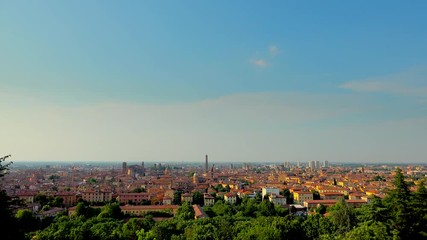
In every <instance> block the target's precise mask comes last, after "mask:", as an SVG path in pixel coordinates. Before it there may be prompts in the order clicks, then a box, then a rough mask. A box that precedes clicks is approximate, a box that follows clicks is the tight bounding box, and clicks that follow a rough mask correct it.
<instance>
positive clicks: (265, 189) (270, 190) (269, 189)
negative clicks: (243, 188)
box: [261, 187, 280, 200]
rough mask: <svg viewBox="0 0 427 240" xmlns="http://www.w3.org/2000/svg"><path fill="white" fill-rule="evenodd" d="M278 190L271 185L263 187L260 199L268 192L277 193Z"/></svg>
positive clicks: (268, 193)
mask: <svg viewBox="0 0 427 240" xmlns="http://www.w3.org/2000/svg"><path fill="white" fill-rule="evenodd" d="M279 193H280V190H279V189H278V188H273V187H264V188H262V193H261V194H262V200H264V197H266V196H268V195H270V194H276V195H279Z"/></svg>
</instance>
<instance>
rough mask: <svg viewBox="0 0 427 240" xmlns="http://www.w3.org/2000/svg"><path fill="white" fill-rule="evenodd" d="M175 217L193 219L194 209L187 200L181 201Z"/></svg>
mask: <svg viewBox="0 0 427 240" xmlns="http://www.w3.org/2000/svg"><path fill="white" fill-rule="evenodd" d="M177 217H178V218H179V219H181V220H192V219H194V209H193V206H191V204H189V203H188V202H183V203H182V205H181V207H180V208H178V212H177Z"/></svg>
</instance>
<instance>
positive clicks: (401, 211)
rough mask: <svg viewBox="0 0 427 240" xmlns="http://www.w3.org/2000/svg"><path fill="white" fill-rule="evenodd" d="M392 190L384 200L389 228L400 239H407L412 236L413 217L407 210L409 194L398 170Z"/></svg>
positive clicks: (398, 169)
mask: <svg viewBox="0 0 427 240" xmlns="http://www.w3.org/2000/svg"><path fill="white" fill-rule="evenodd" d="M393 185H394V189H392V190H391V191H390V192H389V193H388V194H387V196H386V198H385V199H384V205H385V206H386V207H387V209H388V212H389V216H390V221H391V226H392V228H393V229H394V230H395V232H396V233H397V235H398V236H399V237H400V238H402V239H409V238H411V236H412V235H413V234H414V232H413V228H412V226H411V225H412V224H413V222H412V221H413V220H412V218H413V216H412V215H411V214H412V213H411V212H410V208H409V200H410V198H411V193H410V191H409V188H408V185H407V183H406V181H405V177H404V175H403V173H402V170H401V169H400V168H397V169H396V171H395V176H394V180H393Z"/></svg>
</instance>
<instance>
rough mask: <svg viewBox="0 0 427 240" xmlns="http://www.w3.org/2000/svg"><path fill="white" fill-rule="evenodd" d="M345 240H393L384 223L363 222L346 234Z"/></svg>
mask: <svg viewBox="0 0 427 240" xmlns="http://www.w3.org/2000/svg"><path fill="white" fill-rule="evenodd" d="M343 239H344V240H355V239H357V240H372V239H376V240H391V239H393V237H392V236H391V235H390V234H389V233H388V231H387V226H386V225H385V224H384V223H382V222H370V221H368V222H363V223H362V224H360V225H359V226H357V227H355V228H353V229H352V230H351V231H349V232H348V233H346V234H345V237H344V238H343Z"/></svg>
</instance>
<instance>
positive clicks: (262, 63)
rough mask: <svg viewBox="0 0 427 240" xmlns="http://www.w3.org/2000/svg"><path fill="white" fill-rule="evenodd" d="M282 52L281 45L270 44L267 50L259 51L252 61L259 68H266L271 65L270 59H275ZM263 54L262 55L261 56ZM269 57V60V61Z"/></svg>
mask: <svg viewBox="0 0 427 240" xmlns="http://www.w3.org/2000/svg"><path fill="white" fill-rule="evenodd" d="M279 52H280V50H279V47H277V46H276V45H270V46H268V48H267V50H264V51H262V53H261V54H260V53H257V54H256V55H258V56H257V57H254V58H252V59H251V60H250V63H251V64H252V65H254V66H256V67H259V68H265V67H267V66H269V65H270V64H269V63H270V61H272V60H273V58H274V57H275V56H276V55H278V54H279ZM260 56H261V57H260ZM266 59H268V60H269V61H267V60H266Z"/></svg>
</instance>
